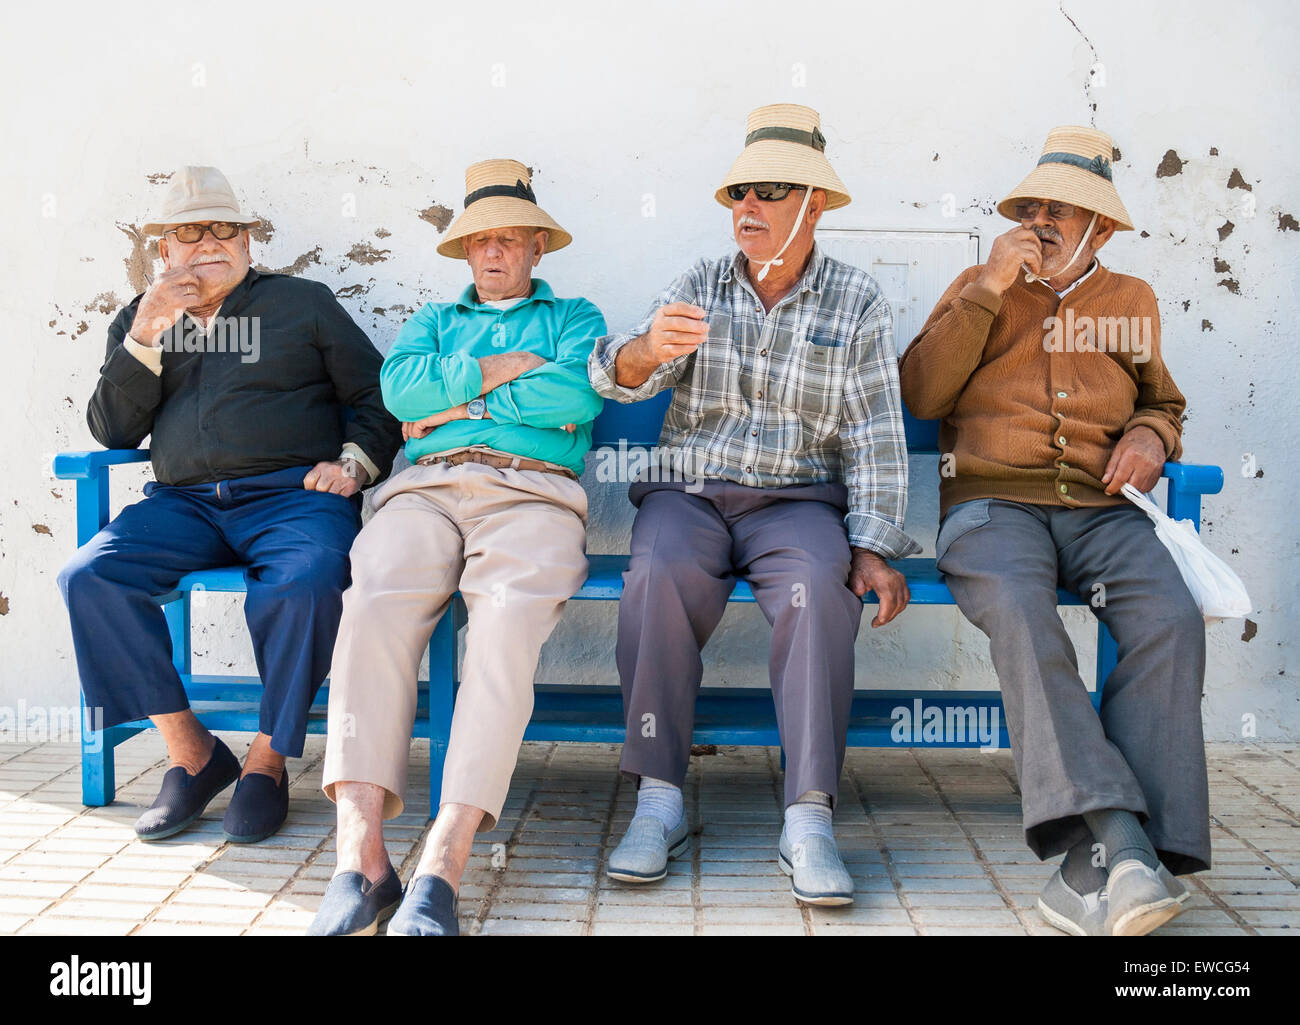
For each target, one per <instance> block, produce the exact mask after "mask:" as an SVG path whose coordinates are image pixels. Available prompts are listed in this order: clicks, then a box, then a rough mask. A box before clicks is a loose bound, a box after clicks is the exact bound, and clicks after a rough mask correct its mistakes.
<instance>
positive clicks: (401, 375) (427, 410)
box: [379, 278, 605, 474]
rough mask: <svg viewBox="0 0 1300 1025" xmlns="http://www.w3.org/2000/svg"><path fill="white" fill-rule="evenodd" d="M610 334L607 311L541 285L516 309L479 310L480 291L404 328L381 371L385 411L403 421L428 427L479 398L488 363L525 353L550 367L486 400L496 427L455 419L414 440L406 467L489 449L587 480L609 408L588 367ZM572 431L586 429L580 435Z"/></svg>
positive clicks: (427, 311)
mask: <svg viewBox="0 0 1300 1025" xmlns="http://www.w3.org/2000/svg"><path fill="white" fill-rule="evenodd" d="M604 334H605V318H604V317H603V316H602V315H601V313H600V310H598V309H596V307H595V306H594V305H593V304H592V303H590V302H589V301H587V300H586V299H557V298H556V297H555V293H554V292H552V291H551V286H550V285H548V284H547V283H546V282H545V281H542V280H541V279H540V278H533V279H532V294H531V295H529V296H528V298H527V299H525V300H524V301H523V302H521V303H517V304H516V305H514V306H512V307H510V309H508V310H500V309H497V308H496V307H493V306H489V305H487V304H486V303H481V302H479V299H478V292H477V291H476V290H475V288H474V286H473V285H470V286H469V287H468V288H466V289H465V291H464V292H463V293H462V294H461V297H460V298H459V299H457V300H456V301H455V302H450V303H426V304H425V306H424V308H423V309H421V310H420V311H419V312H418V313H416V314H415V316H413V317H411V319H410V320H408V321H407V322H406V323H405V324H403V325H402V330H401V331H400V332H398V335H397V341H395V342H394V343H393V347H392V349H390V350H389V352H388V356H387V357H386V358H385V359H384V365H383V368H382V369H381V370H380V372H379V383H380V386H381V388H382V389H383V395H384V405H386V406H387V407H388V411H389V412H390V413H392V414H393V416H395V417H397V419H398V420H402V421H415V420H420V419H422V418H424V417H426V416H432V415H433V414H435V413H441V412H442V411H443V410H446V409H450V408H452V407H453V406H459V405H461V404H462V403H465V402H468V401H469V400H470V399H473V398H477V397H478V395H479V393H480V392H481V391H482V390H483V375H482V373H481V372H480V371H479V365H478V361H479V358H480V357H482V356H494V355H500V354H501V353H504V352H518V351H521V350H523V351H528V352H535V353H537V355H539V356H541V357H542V358H543V359H545V360H547V362H546V363H545V364H543V365H542V366H540V367H537V368H535V369H533V370H529V371H528V372H526V373H523V374H520V375H519V376H518V377H517V378H515V379H514V380H513V381H507V382H506V383H505V384H503V385H501V386H500V387H497V388H493V389H492V391H490V392H488V393H487V395H485V396H484V397H483V398H484V401H485V402H486V403H487V416H488V417H491V419H487V417H485V418H484V419H482V420H453V421H451V422H450V423H446V424H443V425H442V426H441V427H436V428H434V429H433V430H432V431H430V432H429V433H428V434H427V435H425V436H424V437H423V438H412V439H411V440H410V441H408V442H407V443H406V458H407V459H409V460H410V461H411V462H413V463H414V462H415V461H416V460H417V459H419V458H420V457H421V456H425V455H428V454H430V453H432V452H443V451H446V450H447V449H452V448H460V447H464V446H469V445H488V446H490V447H491V448H494V449H498V450H499V451H502V452H509V453H511V454H512V455H517V456H523V457H525V458H527V459H545V460H547V461H549V462H552V463H558V464H559V465H560V466H566V467H568V468H569V469H570V470H572V471H573V472H574V473H577V474H581V473H582V468H583V456H585V455H586V454H587V450H588V449H589V448H591V423H592V421H593V420H595V419H596V414H598V413H599V412H600V410H601V407H602V406H603V404H604V400H603V399H602V398H601V397H600V396H599V395H597V394H596V393H595V391H593V390H592V387H591V383H590V381H589V379H588V377H587V358H588V357H589V356H590V355H591V350H592V348H593V347H594V345H595V343H596V339H597V338H599V337H601V336H602V335H604ZM565 424H577V430H576V431H574V432H573V433H572V434H571V433H569V432H568V431H566V430H565V429H564V425H565Z"/></svg>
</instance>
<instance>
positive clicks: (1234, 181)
mask: <svg viewBox="0 0 1300 1025" xmlns="http://www.w3.org/2000/svg"><path fill="white" fill-rule="evenodd" d="M1228 188H1230V189H1245V190H1246V191H1247V192H1254V191H1255V190H1254V188H1252V187H1251V184H1250V182H1248V181H1246V179H1245V178H1243V177H1242V176H1241V172H1240V171H1238V170H1237V169H1236V168H1235V167H1234V168H1233V169H1232V174H1230V175H1228Z"/></svg>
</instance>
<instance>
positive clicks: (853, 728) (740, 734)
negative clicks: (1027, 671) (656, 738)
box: [54, 392, 1223, 815]
mask: <svg viewBox="0 0 1300 1025" xmlns="http://www.w3.org/2000/svg"><path fill="white" fill-rule="evenodd" d="M669 398H670V393H668V392H665V393H661V394H660V395H658V396H656V397H655V398H653V399H651V400H649V401H647V402H642V403H637V404H635V405H626V406H625V405H621V404H618V403H614V402H607V403H606V404H605V409H604V411H603V412H602V413H601V415H600V416H599V418H598V419H597V420H596V424H595V428H594V431H593V448H596V447H600V446H605V445H609V446H617V445H618V444H619V442H620V441H622V442H624V443H625V444H626V445H627V446H628V447H629V448H630V447H637V446H641V447H648V446H651V445H654V444H656V443H657V442H658V439H659V431H660V427H661V426H662V423H663V417H664V412H665V410H666V409H667V405H668V401H669ZM904 416H905V419H906V428H907V444H908V450H909V451H910V452H912V453H931V454H935V453H937V452H938V447H937V446H938V423H937V422H936V421H918V420H914V419H912V418H911V417H910V416H908V415H907V414H904ZM148 458H149V452H148V450H147V449H140V450H109V451H100V452H64V453H61V454H60V455H58V456H56V457H55V461H54V472H55V476H57V477H59V478H62V479H65V480H75V481H76V486H77V543H78V544H79V545H82V544H85V543H86V542H87V541H89V540H90V538H91V537H93V536H94V535H95V534H96V533H97V532H98V531H99V530H100V529H102V528H103V527H104V525H105V524H107V523H108V520H109V504H108V482H109V470H110V468H111V467H112V466H114V465H117V464H120V463H138V462H143V461H145V460H147V459H148ZM1164 476H1165V477H1166V478H1168V481H1169V486H1168V493H1167V496H1168V501H1167V511H1168V513H1169V515H1170V516H1173V517H1174V518H1175V519H1190V520H1192V521H1193V522H1195V523H1196V524H1197V525H1198V527H1199V524H1200V513H1201V496H1202V495H1212V494H1217V493H1218V492H1219V491H1220V490H1221V489H1222V487H1223V471H1222V470H1221V469H1220V468H1219V467H1217V466H1194V465H1189V464H1180V463H1167V464H1166V465H1165V470H1164ZM921 486H922V487H932V486H933V484H932V483H931V482H930V481H929V480H926V481H924V482H923V483H922V485H921ZM589 562H590V571H589V573H588V576H587V581H586V583H585V584H584V585H583V587H582V589H581V590H580V591H579V592H578V593H577V594H576V595H574V599H573V600H576V601H609V602H612V601H617V600H618V598H619V597H620V595H621V594H622V591H623V579H622V574H623V571H624V570H625V569H626V568H627V556H626V555H593V556H590V557H589ZM898 566H899V568H901V569H902V571H903V574H904V576H906V578H907V583H908V587H909V588H910V589H911V592H912V601H911V604H912V605H917V606H919V605H953V604H955V602H954V600H953V597H952V593H951V592H950V591H949V590H948V587H947V585H946V584H945V583H944V581H943V577H942V574H940V573H939V572H938V571H937V570H936V569H935V566H934V560H933V559H921V558H910V559H904V560H902V561H901V562H900V563H898ZM196 590H206V591H209V592H241V591H244V590H245V585H244V572H243V569H242V568H241V567H238V566H232V567H227V568H224V569H213V570H205V571H203V572H199V573H191V574H189V575H187V576H185V577H184V578H182V579H181V581H180V582H179V584H178V585H177V587H176V589H175V590H174V591H172V592H171V593H169V594H164V595H159V596H158V601H159V603H160V604H161V605H162V607H163V611H164V613H165V615H166V617H167V623H168V627H169V630H170V633H171V640H172V653H173V654H172V661H173V663H174V664H175V666H176V669H177V672H179V673H180V675H181V679H182V680H183V681H184V683H185V690H186V693H187V694H188V695H189V697H190V701H191V704H192V707H193V708H194V711H195V713H196V714H197V715H198V717H199V719H200V720H201V721H202V722H203V723H204V724H205V725H206V726H207V727H208V728H209V729H212V730H241V731H246V732H256V730H257V727H258V705H259V701H260V699H261V684H260V683H259V681H258V679H257V678H256V677H247V676H203V675H197V674H195V673H193V672H192V671H191V659H190V615H191V596H192V594H193V593H194V592H195V591H196ZM1058 598H1059V603H1060V604H1061V605H1081V604H1083V602H1081V601H1080V599H1079V598H1078V597H1077V596H1076V595H1073V594H1069V593H1067V592H1064V591H1061V592H1058ZM730 600H731V601H733V602H751V603H752V602H753V601H754V595H753V592H752V591H751V590H750V588H749V584H748V583H746V582H744V581H738V582H737V584H736V586H735V589H734V590H733V591H732V594H731V599H730ZM864 601H865V602H867V603H868V604H874V603H875V595H874V594H872V593H870V592H869V593H868V594H867V595H865V596H864ZM906 614H907V615H915V614H916V613H914V612H910V611H909V612H908V613H906ZM465 617H466V611H465V605H464V603H463V602H462V601H461V600H460V597H459V595H458V596H456V598H455V599H454V600H453V601H452V603H451V606H450V608H449V610H448V614H447V615H445V616H443V617H442V619H441V620H440V621H439V623H438V626H437V628H436V629H435V630H434V633H433V636H432V638H431V639H430V643H429V677H430V678H429V680H428V681H427V682H425V681H421V683H420V693H419V702H418V706H417V707H418V711H417V713H416V720H415V728H414V729H413V730H412V735H413V736H415V737H424V738H427V739H428V740H429V788H430V789H429V792H430V795H431V808H430V815H432V814H433V813H434V812H435V811H436V810H437V800H438V795H439V793H441V791H442V766H443V760H444V758H445V756H446V753H447V741H448V738H449V736H450V733H451V715H452V708H453V705H454V702H455V699H456V689H457V686H458V683H459V671H458V659H457V648H456V635H457V632H458V631H459V629H460V628H461V627H462V626H464V625H465ZM610 659H611V662H612V660H613V652H611V653H610ZM1115 660H1116V650H1115V643H1114V640H1113V639H1112V638H1111V636H1110V634H1109V632H1108V631H1107V630H1106V629H1105V627H1103V626H1101V625H1100V624H1098V636H1097V683H1096V690H1095V692H1094V693H1093V695H1092V699H1093V704H1094V705H1099V704H1100V701H1101V692H1102V684H1103V681H1104V680H1105V678H1106V676H1107V675H1109V673H1110V671H1111V669H1112V668H1114V665H1115ZM328 700H329V684H328V681H326V684H325V686H323V687H322V688H321V690H320V693H319V695H318V696H317V699H316V702H315V704H314V705H313V706H312V709H311V713H310V717H309V719H308V725H307V731H308V733H324V732H325V725H326V707H327V704H328ZM916 701H920V702H921V706H920V708H921V711H922V715H923V716H924V717H927V718H928V717H931V716H932V715H933V714H934V713H932V712H931V711H930V710H931V709H937V710H938V714H939V715H940V716H941V717H943V718H942V721H949V715H950V713H949V709H954V710H961V711H963V712H964V710H966V709H975V710H978V709H988V710H990V711H988V712H985V713H984V714H985V715H991V710H992V709H994V708H996V709H998V710H999V712H998V720H997V721H998V722H999V723H1005V718H1004V717H1003V716H1002V714H1001V706H1002V702H1001V698H1000V695H999V692H998V691H996V690H961V691H956V690H951V691H950V690H945V691H935V690H917V691H907V690H888V691H860V692H858V694H857V696H856V697H855V698H854V701H853V708H852V713H851V716H850V720H849V732H848V743H849V745H850V746H853V747H893V746H900V745H899V744H898V742H897V741H896V740H895V739H894V737H893V736H892V735H891V733H892V731H893V726H894V724H895V719H894V718H893V716H892V714H891V713H892V712H893V710H894V709H896V708H898V707H900V706H904V707H907V708H908V709H914V708H916V707H917V706H915V704H914V703H915V702H916ZM148 727H149V722H148V720H142V721H139V722H133V723H127V724H125V725H122V726H115V727H111V728H109V729H106V730H104V731H102V732H103V736H102V737H96V738H93V739H90V740H87V739H84V738H87V736H88V734H87V733H86V731H85V730H83V733H82V736H83V743H82V801H83V803H85V804H87V805H103V804H107V803H109V802H110V801H112V800H113V794H114V779H113V748H114V747H116V746H117V745H118V744H120V743H122V742H123V741H124V740H126V739H128V738H129V737H131V736H134V735H135V734H136V733H139V732H140V731H141V730H143V729H147V728H148ZM524 737H525V739H526V740H541V741H561V740H566V741H588V742H596V743H621V742H622V741H623V737H624V722H623V700H622V696H621V695H620V693H619V689H618V688H617V687H606V686H573V685H564V684H549V683H538V684H537V685H536V702H535V707H534V710H533V718H532V721H531V723H530V724H529V726H528V729H527V731H526V733H525V734H524ZM694 740H695V743H697V744H749V745H763V746H777V745H779V744H780V738H779V736H778V734H777V727H776V712H775V708H774V706H773V704H772V695H771V691H770V689H769V688H768V685H767V681H766V679H764V680H763V685H762V686H760V687H745V688H709V687H705V688H703V689H702V690H701V692H700V697H699V701H698V703H697V705H696V722H695V736H694ZM100 741H102V742H100ZM979 744H980V741H979V740H978V739H977V737H976V736H975V735H974V731H972V732H971V733H970V734H968V735H967V737H966V739H964V740H962V739H957V738H954V737H951V736H949V737H945V738H944V739H941V740H937V741H930V740H926V741H925V742H924V746H927V747H928V746H945V747H974V746H978V745H979ZM998 744H999V745H1000V746H1002V747H1006V746H1008V739H1007V735H1006V727H1005V725H1003V726H1002V727H1001V729H1000V735H999V738H998ZM901 746H911V745H908V744H904V745H901Z"/></svg>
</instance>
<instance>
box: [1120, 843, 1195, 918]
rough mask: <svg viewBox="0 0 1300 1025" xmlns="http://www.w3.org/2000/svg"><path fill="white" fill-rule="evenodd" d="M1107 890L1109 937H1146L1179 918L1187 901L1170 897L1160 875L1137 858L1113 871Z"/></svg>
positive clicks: (1183, 898)
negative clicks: (1176, 916) (1173, 919)
mask: <svg viewBox="0 0 1300 1025" xmlns="http://www.w3.org/2000/svg"><path fill="white" fill-rule="evenodd" d="M1166 874H1167V875H1168V872H1166ZM1169 878H1171V879H1172V878H1173V876H1172V875H1170V876H1169ZM1178 885H1179V886H1181V885H1182V884H1181V883H1179V884H1178ZM1105 890H1106V901H1107V903H1108V905H1109V908H1108V910H1107V912H1106V932H1107V934H1108V935H1110V936H1145V935H1146V934H1147V933H1149V932H1151V931H1152V930H1154V929H1158V928H1160V926H1162V925H1164V924H1165V923H1166V922H1167V921H1169V920H1170V919H1171V918H1173V917H1174V916H1175V915H1177V914H1180V913H1181V912H1182V910H1183V901H1184V900H1186V899H1187V898H1186V896H1183V897H1181V898H1180V897H1179V896H1177V895H1175V894H1174V893H1171V892H1170V889H1169V886H1168V885H1167V884H1166V881H1165V879H1164V878H1162V877H1161V875H1160V873H1158V872H1157V871H1156V870H1155V869H1153V868H1148V867H1147V866H1146V865H1144V864H1142V862H1140V861H1138V860H1137V859H1136V858H1126V859H1124V860H1123V861H1121V862H1119V863H1118V864H1117V865H1115V866H1114V867H1113V868H1111V870H1110V873H1109V874H1108V875H1107V877H1106V887H1105Z"/></svg>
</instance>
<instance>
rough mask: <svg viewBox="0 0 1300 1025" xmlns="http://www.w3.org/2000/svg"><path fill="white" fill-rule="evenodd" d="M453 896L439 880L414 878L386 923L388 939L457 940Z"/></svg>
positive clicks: (447, 883) (449, 885)
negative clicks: (428, 938) (430, 937)
mask: <svg viewBox="0 0 1300 1025" xmlns="http://www.w3.org/2000/svg"><path fill="white" fill-rule="evenodd" d="M457 903H458V902H457V900H456V893H455V891H454V890H453V889H452V888H451V883H449V882H447V880H445V879H443V878H442V877H441V876H416V877H415V878H414V879H412V880H411V881H410V882H409V883H407V884H406V892H405V893H403V894H402V906H401V907H400V908H398V909H397V914H395V915H393V917H392V918H391V919H390V920H389V922H388V935H389V936H459V935H460V922H459V921H458V920H457V918H456V908H457Z"/></svg>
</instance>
